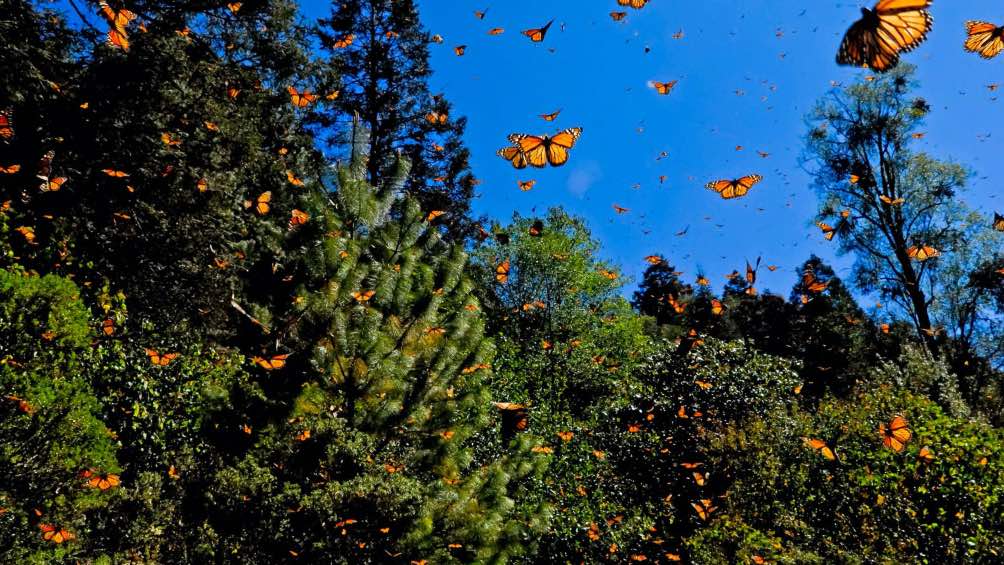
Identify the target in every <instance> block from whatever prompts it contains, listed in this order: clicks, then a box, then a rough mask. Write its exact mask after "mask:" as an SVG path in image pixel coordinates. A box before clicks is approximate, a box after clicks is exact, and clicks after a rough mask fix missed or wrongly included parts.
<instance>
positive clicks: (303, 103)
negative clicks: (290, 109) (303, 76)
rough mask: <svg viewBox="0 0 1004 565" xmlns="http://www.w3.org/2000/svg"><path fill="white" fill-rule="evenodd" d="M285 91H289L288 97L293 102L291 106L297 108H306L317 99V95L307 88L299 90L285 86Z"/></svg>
mask: <svg viewBox="0 0 1004 565" xmlns="http://www.w3.org/2000/svg"><path fill="white" fill-rule="evenodd" d="M286 92H288V93H289V99H290V101H292V102H293V106H296V107H297V108H306V107H307V106H310V105H311V104H313V103H314V101H315V100H317V95H316V94H314V93H312V92H310V91H309V90H304V91H302V92H301V91H298V90H297V89H296V88H294V87H292V86H287V87H286Z"/></svg>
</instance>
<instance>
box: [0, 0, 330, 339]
mask: <svg viewBox="0 0 1004 565" xmlns="http://www.w3.org/2000/svg"><path fill="white" fill-rule="evenodd" d="M11 6H12V18H11V22H17V25H4V26H3V27H2V29H0V34H3V40H4V43H5V44H10V45H17V46H18V47H17V48H15V49H11V50H7V51H5V52H4V54H3V63H2V66H3V68H4V69H5V70H6V71H8V72H10V73H11V75H10V76H12V77H14V78H13V80H11V81H5V82H4V84H3V85H2V86H0V108H4V109H5V110H9V111H10V113H11V116H12V119H13V120H14V135H13V136H12V137H11V138H10V139H9V140H5V142H4V143H3V144H0V158H2V161H3V162H4V163H5V164H18V165H20V167H21V168H20V171H19V172H17V173H15V174H13V175H4V178H3V179H0V182H2V185H0V198H2V200H4V201H7V200H9V201H11V202H12V205H11V206H12V209H13V210H12V218H13V220H12V221H14V222H16V224H15V225H18V226H21V227H24V228H25V230H31V231H30V232H25V233H26V234H27V233H30V237H28V235H24V237H19V238H18V239H17V242H16V244H15V246H16V251H17V252H18V254H19V256H21V257H22V262H23V263H24V265H25V267H26V268H30V269H33V270H36V271H38V272H40V273H47V272H54V273H59V274H63V275H66V276H69V277H73V278H74V279H75V280H77V281H78V282H79V284H80V285H81V287H82V288H83V290H84V291H85V292H90V291H91V289H98V288H101V287H103V286H104V284H105V283H106V282H108V283H109V284H110V285H111V286H112V287H113V289H114V291H116V292H119V291H120V292H122V293H124V294H125V296H126V297H127V301H128V302H129V312H130V319H129V320H128V321H127V322H126V323H128V324H129V325H131V326H133V327H135V328H138V327H139V326H141V325H142V324H144V323H150V324H153V325H154V326H155V327H156V328H158V329H160V330H162V331H165V332H168V331H174V332H178V333H179V334H184V333H186V332H189V331H197V332H200V333H203V334H208V335H213V336H215V337H217V338H219V339H228V338H231V337H233V335H234V334H235V333H236V332H235V327H237V326H238V325H237V324H235V323H234V321H235V320H236V319H237V318H239V315H238V314H237V313H236V312H235V311H234V310H233V309H231V308H230V307H229V304H230V303H231V300H233V299H234V298H235V297H236V299H237V301H238V302H240V303H243V304H244V306H245V307H247V306H248V304H247V302H246V301H245V296H244V295H245V294H246V293H247V290H248V289H249V288H252V286H253V288H254V290H255V291H256V292H258V293H260V294H268V293H269V291H271V290H272V289H274V288H275V287H276V286H279V287H281V286H282V284H281V281H280V279H281V278H282V277H283V276H285V274H284V273H281V272H280V271H279V270H277V269H275V268H273V267H274V266H275V265H276V264H281V262H282V253H283V250H282V249H281V248H280V243H281V235H282V234H283V233H284V232H285V228H286V223H287V221H288V218H289V217H290V214H291V212H292V210H293V209H294V208H295V206H296V199H297V198H298V193H299V192H302V191H303V189H302V188H299V187H298V183H301V181H300V180H299V179H301V178H304V177H306V171H305V168H306V164H307V162H308V161H309V158H310V155H311V152H310V149H309V143H310V142H309V139H308V138H306V137H304V136H303V135H302V132H301V131H300V130H299V129H298V127H297V125H296V121H297V120H296V117H295V116H296V114H295V110H294V109H293V108H292V107H291V105H290V100H289V95H288V94H286V92H285V91H284V86H285V83H287V82H289V81H291V80H292V79H291V77H294V76H296V75H297V73H298V72H300V71H302V68H303V65H304V58H303V45H302V38H301V37H298V36H297V35H296V34H295V33H294V32H292V31H291V30H292V15H291V12H290V11H289V10H288V7H287V6H285V5H284V4H281V3H276V4H266V5H262V4H259V5H257V6H246V7H243V8H241V10H240V11H239V12H237V13H236V14H235V13H233V12H232V11H231V10H228V9H227V8H226V7H224V6H222V5H214V6H212V7H206V6H204V5H201V4H200V3H189V4H180V5H177V6H173V7H165V6H164V5H153V6H146V5H141V6H139V7H138V8H137V9H146V8H149V9H150V12H146V11H141V12H138V13H139V14H140V15H138V16H137V19H136V20H133V21H132V22H130V23H129V24H128V25H127V27H126V30H127V32H128V36H129V41H130V47H129V49H128V50H124V49H120V48H116V47H113V46H110V45H108V44H106V42H105V41H104V33H105V31H106V29H108V28H107V24H106V23H105V22H104V20H102V19H101V18H100V17H98V16H96V15H95V13H96V12H97V9H98V6H97V3H96V2H95V3H92V4H84V5H83V8H81V7H80V6H78V3H73V4H72V6H73V7H74V8H75V9H77V11H78V16H79V17H80V18H82V22H83V23H82V24H81V29H80V30H71V29H69V28H68V27H67V26H66V24H65V23H64V20H63V18H62V17H61V15H60V14H57V13H53V12H49V13H45V14H42V13H36V12H35V11H34V10H33V8H32V6H31V5H30V4H28V3H26V2H23V1H20V0H19V1H16V2H13V3H11ZM91 9H93V10H94V11H93V12H92V11H91ZM140 22H142V23H143V27H142V28H140ZM189 26H191V27H189ZM259 29H267V30H268V31H267V32H265V31H258V30H259ZM144 30H145V31H144ZM273 34H274V35H273ZM280 54H281V55H280ZM277 83H278V84H277ZM264 84H272V85H276V87H275V88H276V90H271V89H268V88H265V87H264V86H263V85H264ZM40 160H41V161H42V164H38V163H39V162H40ZM37 164H38V165H37ZM37 175H41V176H44V177H48V178H49V179H52V182H49V181H46V182H44V183H43V186H42V187H40V185H39V179H38V178H36V176H37ZM59 179H62V180H59ZM294 180H295V182H294ZM266 199H267V200H269V202H268V203H266V204H265V205H263V206H258V203H259V202H260V201H262V200H266ZM193 234H198V237H193ZM245 272H251V273H255V275H256V276H255V277H254V281H255V282H254V285H251V284H247V280H248V279H244V278H243V274H244V273H245Z"/></svg>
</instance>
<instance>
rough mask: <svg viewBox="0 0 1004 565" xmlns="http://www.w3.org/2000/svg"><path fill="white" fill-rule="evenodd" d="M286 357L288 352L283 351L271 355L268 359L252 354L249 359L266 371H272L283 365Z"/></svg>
mask: <svg viewBox="0 0 1004 565" xmlns="http://www.w3.org/2000/svg"><path fill="white" fill-rule="evenodd" d="M288 358H289V353H283V354H281V355H273V356H272V357H271V358H270V359H265V358H263V357H258V356H254V357H251V361H252V362H253V363H255V364H256V365H258V366H259V367H261V368H262V369H265V370H266V371H274V370H275V369H281V368H283V367H285V366H286V359H288Z"/></svg>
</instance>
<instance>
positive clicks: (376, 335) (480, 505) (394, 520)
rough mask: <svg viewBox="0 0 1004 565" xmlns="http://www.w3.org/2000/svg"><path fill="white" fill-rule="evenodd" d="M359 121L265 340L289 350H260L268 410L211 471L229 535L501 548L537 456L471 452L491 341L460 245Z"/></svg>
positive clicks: (481, 422) (363, 546) (242, 546)
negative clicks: (517, 491) (518, 484)
mask: <svg viewBox="0 0 1004 565" xmlns="http://www.w3.org/2000/svg"><path fill="white" fill-rule="evenodd" d="M356 131H357V134H356V139H355V140H354V143H353V148H354V150H355V151H354V152H353V153H352V159H351V161H350V162H349V163H348V164H347V165H345V166H343V167H341V168H340V169H339V170H338V172H337V179H336V183H337V189H336V190H335V191H334V192H333V193H332V194H331V196H330V198H331V203H332V204H333V207H329V208H328V209H327V210H326V211H324V212H321V213H319V214H318V215H317V216H316V217H314V218H312V219H311V224H313V226H314V228H313V229H315V230H318V234H319V235H320V238H321V241H320V242H319V244H318V245H316V246H313V247H312V248H311V249H309V251H308V255H307V256H306V257H305V258H304V269H305V272H306V274H305V277H304V280H303V282H302V283H301V284H300V285H299V287H298V291H297V299H296V300H295V302H296V304H297V310H298V311H297V312H296V314H295V317H296V320H295V322H294V323H292V324H291V325H290V326H289V329H288V332H287V333H285V335H284V336H281V337H280V338H279V339H281V340H282V342H281V349H280V350H276V351H273V352H270V353H281V352H282V351H289V352H292V355H291V356H290V359H289V362H288V364H285V365H284V368H280V369H278V370H275V369H274V368H269V369H270V370H266V369H265V368H263V367H268V366H267V365H261V364H259V365H261V367H260V369H261V372H262V375H263V378H265V379H266V380H268V381H270V382H268V383H267V384H266V385H265V390H266V391H267V394H268V396H269V398H270V399H272V403H271V406H269V407H268V408H267V409H268V410H270V411H272V413H273V414H274V416H273V417H271V418H270V419H269V420H268V421H264V422H262V428H261V430H260V431H255V432H253V433H254V434H255V438H256V440H255V442H256V443H255V446H254V448H253V449H252V450H251V451H250V452H249V454H248V456H246V457H244V458H242V459H241V460H240V461H239V462H237V463H236V464H235V465H233V466H231V467H228V468H227V469H224V470H223V471H221V473H220V474H219V477H218V484H217V487H216V489H217V494H216V495H214V498H216V499H217V500H219V501H220V502H221V505H220V507H219V508H218V510H219V513H218V516H217V518H216V526H215V527H216V529H217V531H218V532H219V533H220V534H221V536H222V538H221V539H222V540H223V547H221V550H223V551H226V552H227V553H228V554H229V553H230V552H233V553H234V554H236V555H239V556H240V557H241V558H242V559H247V560H251V561H262V560H264V561H268V560H276V559H285V558H287V556H289V555H298V556H299V557H301V558H303V559H307V560H311V561H315V562H325V563H330V562H339V563H360V562H374V561H383V560H387V559H389V557H388V556H396V555H402V556H403V558H405V559H414V560H420V559H426V560H429V561H434V562H446V561H451V560H458V561H470V560H475V559H478V560H488V559H491V558H492V557H493V556H499V555H504V554H506V553H507V552H509V551H511V550H512V549H511V548H510V547H507V546H508V545H510V543H512V542H514V541H515V540H509V539H508V538H507V536H509V535H510V533H511V532H513V531H515V530H519V529H520V528H519V527H517V526H516V524H515V523H512V522H511V520H512V518H511V517H510V516H509V512H510V510H509V504H508V502H507V500H508V498H507V495H506V491H507V489H508V488H510V481H512V482H515V481H516V480H517V479H520V478H521V476H522V475H523V474H526V473H529V472H531V471H532V470H533V466H532V465H530V466H527V465H522V464H518V463H517V462H518V458H517V459H514V460H505V459H503V460H500V461H495V462H489V463H487V464H486V465H484V466H482V467H480V468H471V466H470V465H471V462H472V451H471V447H472V438H473V437H474V436H475V434H477V433H478V432H479V431H481V430H482V429H483V428H484V427H485V426H486V425H487V424H488V422H489V417H490V416H491V412H490V411H489V410H491V402H490V400H491V398H490V397H489V395H488V390H487V388H486V386H485V384H484V379H485V376H486V375H487V374H488V373H489V372H490V370H491V365H490V363H491V356H492V346H491V343H490V342H489V341H488V340H486V339H485V338H484V319H483V317H482V314H481V313H480V311H479V306H478V302H477V300H476V299H475V297H474V295H473V290H474V287H473V285H472V283H471V281H470V280H469V279H467V277H466V276H465V275H464V266H465V263H466V256H465V254H464V252H463V251H462V249H460V248H459V247H457V246H451V245H449V244H447V243H445V242H444V241H443V240H442V239H441V238H440V236H439V233H438V231H437V230H436V229H435V227H434V226H433V225H432V224H431V223H430V221H429V219H428V218H427V214H425V213H423V212H422V211H421V210H420V208H419V205H418V203H417V202H416V201H415V200H413V199H410V198H406V199H403V200H402V199H400V197H399V188H400V186H401V185H402V184H403V183H404V182H405V178H406V175H407V172H408V167H407V164H406V163H407V161H405V160H402V161H400V162H399V163H398V165H397V166H396V169H395V177H394V178H393V179H390V180H388V181H386V182H382V183H380V185H379V186H380V188H379V189H378V188H374V187H373V186H372V185H370V184H369V182H368V181H367V180H366V179H367V163H366V148H368V147H369V146H370V145H369V144H368V143H367V140H366V139H365V136H363V135H362V134H361V133H359V132H361V129H358V130H356ZM318 197H319V198H322V199H324V200H325V201H326V199H327V197H324V196H323V195H318ZM247 501H252V503H251V504H248V502H247ZM514 528H515V530H514Z"/></svg>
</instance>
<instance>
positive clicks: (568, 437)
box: [558, 432, 575, 442]
mask: <svg viewBox="0 0 1004 565" xmlns="http://www.w3.org/2000/svg"><path fill="white" fill-rule="evenodd" d="M574 436H575V433H574V432H558V437H560V438H561V441H564V442H569V441H572V438H573V437H574Z"/></svg>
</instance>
